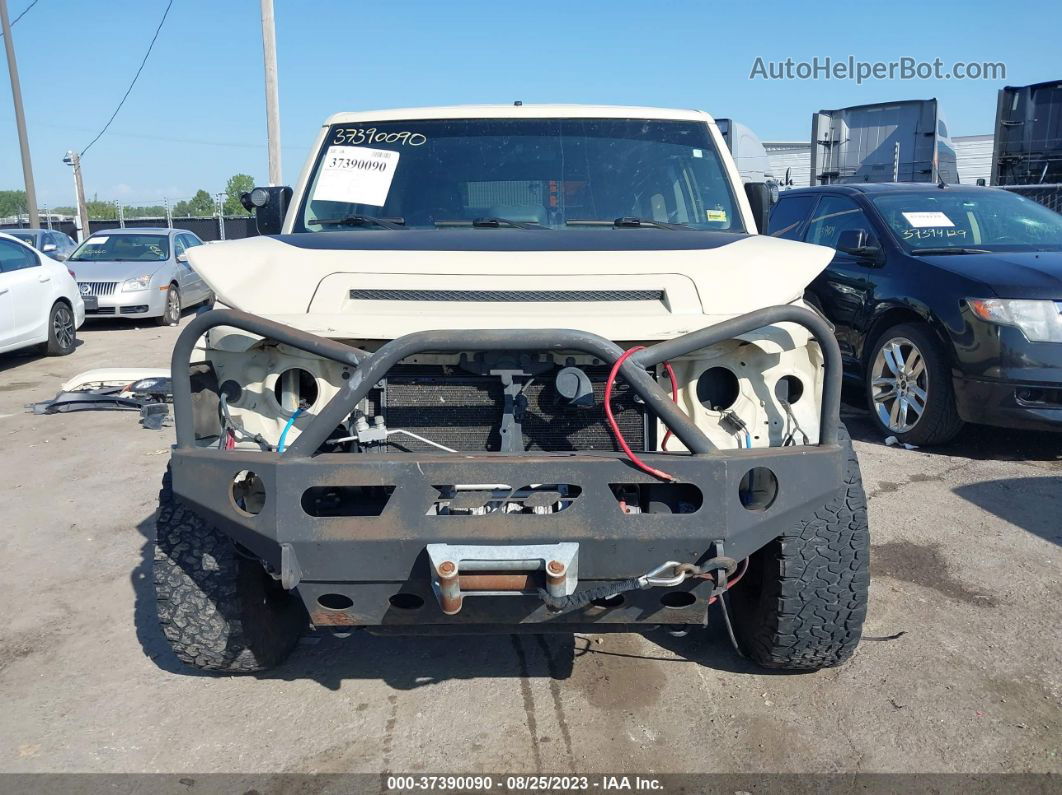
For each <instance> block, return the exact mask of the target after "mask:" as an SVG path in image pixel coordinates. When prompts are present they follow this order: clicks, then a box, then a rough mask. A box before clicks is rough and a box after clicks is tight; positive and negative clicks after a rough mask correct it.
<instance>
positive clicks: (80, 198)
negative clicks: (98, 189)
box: [63, 150, 92, 243]
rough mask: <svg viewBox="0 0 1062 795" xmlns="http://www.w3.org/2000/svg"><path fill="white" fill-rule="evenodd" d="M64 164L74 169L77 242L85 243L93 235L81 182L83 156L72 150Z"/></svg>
mask: <svg viewBox="0 0 1062 795" xmlns="http://www.w3.org/2000/svg"><path fill="white" fill-rule="evenodd" d="M63 162H64V163H66V164H67V165H68V166H71V167H73V169H74V193H75V195H76V197H77V217H78V220H79V223H78V224H77V227H78V230H77V242H78V243H83V242H85V238H86V237H88V236H89V235H90V234H92V230H90V229H89V216H88V206H87V205H86V204H85V185H84V183H83V182H82V181H81V155H79V154H78V153H77V152H75V151H73V150H71V151H69V152H67V153H66V157H64V158H63Z"/></svg>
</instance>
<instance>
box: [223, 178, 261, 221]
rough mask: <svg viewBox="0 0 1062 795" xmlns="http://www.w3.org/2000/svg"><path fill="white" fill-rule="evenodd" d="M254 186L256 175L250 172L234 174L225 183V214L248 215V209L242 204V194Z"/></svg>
mask: <svg viewBox="0 0 1062 795" xmlns="http://www.w3.org/2000/svg"><path fill="white" fill-rule="evenodd" d="M253 187H254V177H252V176H250V175H248V174H233V175H232V176H231V177H229V181H228V182H227V183H225V215H247V214H248V213H247V210H246V209H245V208H244V206H243V205H242V204H240V194H241V193H247V192H248V191H249V190H251V188H253Z"/></svg>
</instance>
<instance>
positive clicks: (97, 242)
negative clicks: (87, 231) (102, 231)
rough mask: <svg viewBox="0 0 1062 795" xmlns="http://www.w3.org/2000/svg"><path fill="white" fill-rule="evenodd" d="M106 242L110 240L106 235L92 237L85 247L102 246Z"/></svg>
mask: <svg viewBox="0 0 1062 795" xmlns="http://www.w3.org/2000/svg"><path fill="white" fill-rule="evenodd" d="M108 240H110V238H109V237H108V236H106V235H104V236H103V237H93V238H90V239H89V241H88V243H86V244H85V245H86V246H102V245H103V244H104V243H106V242H107V241H108Z"/></svg>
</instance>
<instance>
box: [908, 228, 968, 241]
mask: <svg viewBox="0 0 1062 795" xmlns="http://www.w3.org/2000/svg"><path fill="white" fill-rule="evenodd" d="M902 237H903V239H904V240H927V239H929V238H934V237H966V230H965V229H905V230H903V235H902Z"/></svg>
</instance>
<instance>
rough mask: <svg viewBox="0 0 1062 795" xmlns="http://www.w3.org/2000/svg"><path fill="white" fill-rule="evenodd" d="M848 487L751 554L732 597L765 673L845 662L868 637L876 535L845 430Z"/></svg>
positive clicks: (740, 635) (738, 629)
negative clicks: (872, 550)
mask: <svg viewBox="0 0 1062 795" xmlns="http://www.w3.org/2000/svg"><path fill="white" fill-rule="evenodd" d="M839 431H840V433H839V434H838V435H839V437H840V438H839V442H840V443H841V446H842V447H843V448H844V449H845V450H846V451H847V462H846V465H845V473H844V483H843V484H842V486H841V488H840V489H839V490H838V492H837V494H836V496H835V497H834V498H833V499H832V500H830V501H829V502H828V503H826V504H825V505H823V506H822V507H821V508H820V509H818V510H817V511H815V513H814V514H813V515H812V516H810V517H809V518H808V519H806V520H804V521H802V522H800V524H798V525H797V526H796V527H794V528H793V529H792V530H791V531H789V532H788V533H786V534H785V535H783V536H781V537H779V538H776V539H775V540H774V541H772V542H771V543H770V544H768V545H767V546H766V547H764V548H762V549H761V550H759V551H758V552H756V553H755V554H753V555H752V557H751V559H750V560H749V568H748V572H747V573H746V574H745V577H744V578H743V581H742V582H739V583H738V584H737V585H736V586H735V587H734V588H733V590H731V591H730V592H729V599H728V604H729V605H730V613H731V619H732V621H733V624H734V633H735V635H736V636H737V640H738V645H739V646H740V648H741V649H742V650H743V652H744V653H745V654H746V655H747V656H748V657H749V658H750V659H752V660H753V661H754V662H756V663H758V664H759V665H762V666H764V667H766V668H784V669H788V670H795V671H815V670H818V669H819V668H829V667H831V666H834V665H840V664H841V663H843V662H845V661H846V660H847V659H848V658H849V657H851V656H852V653H853V652H854V651H855V648H856V645H857V644H858V643H859V638H860V637H861V635H862V633H863V620H864V619H865V618H866V614H867V589H868V586H869V584H870V533H869V529H868V527H867V500H866V495H865V494H864V493H863V481H862V478H861V476H860V473H859V462H858V461H857V460H856V457H855V452H854V451H853V450H852V442H851V440H850V439H849V437H848V432H847V430H846V429H845V427H844V425H843V424H841V425H840V426H839Z"/></svg>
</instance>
